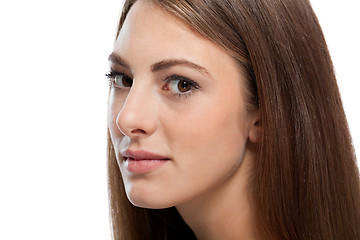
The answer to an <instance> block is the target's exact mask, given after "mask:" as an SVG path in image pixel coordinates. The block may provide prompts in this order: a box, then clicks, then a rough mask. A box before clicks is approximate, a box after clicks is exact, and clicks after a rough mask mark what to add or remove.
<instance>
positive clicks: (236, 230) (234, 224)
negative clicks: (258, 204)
mask: <svg viewBox="0 0 360 240" xmlns="http://www.w3.org/2000/svg"><path fill="white" fill-rule="evenodd" d="M249 155H252V153H247V154H245V157H244V159H243V161H242V163H241V165H240V167H239V170H238V171H237V172H236V173H235V174H234V175H233V176H231V177H230V179H228V181H226V183H225V184H222V185H219V186H218V188H217V189H214V190H212V191H211V192H209V193H206V194H204V195H202V196H201V197H199V198H198V199H194V200H192V201H191V202H187V203H185V204H183V205H180V206H177V209H178V211H179V213H180V215H181V216H182V217H183V219H184V221H185V222H186V223H187V224H188V225H189V226H190V228H191V229H192V230H193V231H194V233H195V235H196V237H197V239H199V240H212V239H224V240H226V239H240V240H241V239H246V240H252V239H254V240H255V239H259V237H258V236H257V235H258V234H257V233H256V230H257V229H255V228H254V226H255V225H256V224H255V220H254V211H253V209H254V207H253V206H252V205H251V202H252V201H251V193H250V192H249V187H248V186H249V184H248V183H249V180H250V175H251V169H252V163H253V160H254V159H253V156H249Z"/></svg>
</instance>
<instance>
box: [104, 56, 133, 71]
mask: <svg viewBox="0 0 360 240" xmlns="http://www.w3.org/2000/svg"><path fill="white" fill-rule="evenodd" d="M108 60H109V61H110V62H112V63H115V64H118V65H120V66H122V67H124V68H127V69H130V67H129V64H127V62H126V61H125V60H123V59H122V58H121V57H120V56H119V55H117V54H116V53H112V54H110V56H109V58H108Z"/></svg>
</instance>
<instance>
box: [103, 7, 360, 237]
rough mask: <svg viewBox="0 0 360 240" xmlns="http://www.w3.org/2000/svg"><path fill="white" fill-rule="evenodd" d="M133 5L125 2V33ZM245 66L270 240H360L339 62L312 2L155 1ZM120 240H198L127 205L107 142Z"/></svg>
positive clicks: (259, 207) (167, 219)
mask: <svg viewBox="0 0 360 240" xmlns="http://www.w3.org/2000/svg"><path fill="white" fill-rule="evenodd" d="M135 1H136V0H128V1H126V2H125V5H124V8H123V12H122V15H121V18H120V22H119V27H118V32H119V31H120V29H121V27H122V24H123V22H124V21H125V18H126V15H127V13H128V12H129V10H130V8H131V6H132V5H133V4H134V2H135ZM149 1H151V2H152V3H154V4H156V5H158V6H160V7H161V8H163V9H164V10H165V11H167V12H169V13H170V14H172V15H175V16H176V17H178V18H179V19H181V20H182V21H183V22H184V23H185V24H188V25H189V26H190V27H191V28H193V29H194V30H195V31H197V32H199V33H200V34H201V35H202V36H203V37H205V38H207V39H209V40H210V41H213V42H214V43H216V44H217V45H219V46H220V47H222V48H223V49H224V50H226V51H227V52H228V54H229V55H231V56H232V57H233V58H234V59H236V60H237V61H238V62H239V67H240V68H241V69H242V70H243V71H244V73H245V75H246V79H247V83H248V88H249V94H248V95H249V96H248V105H249V107H251V108H259V111H260V113H261V124H262V129H263V137H262V141H261V143H260V144H259V145H258V154H257V159H256V162H255V168H254V174H253V176H252V197H253V201H254V209H255V211H256V215H257V220H258V222H257V223H258V227H259V229H261V231H262V232H264V234H265V236H266V238H265V239H327V240H328V239H348V240H355V239H360V183H359V173H358V169H357V166H356V158H355V154H354V150H353V147H352V143H351V137H350V134H349V130H348V126H347V121H346V118H345V114H344V110H343V107H342V102H341V98H340V94H339V90H338V87H337V83H336V78H335V74H334V70H333V65H332V61H331V59H330V55H329V52H328V49H327V46H326V43H325V39H324V36H323V33H322V31H321V28H320V25H319V23H318V20H317V18H316V16H315V14H314V12H313V10H312V8H311V5H310V3H309V1H308V0H272V1H269V0H237V1H236V0H166V1H165V0H149ZM108 171H109V195H110V203H111V219H112V227H113V235H114V238H115V239H176V238H177V237H178V239H191V238H195V237H194V235H193V234H192V232H191V230H190V229H189V228H188V226H187V225H186V224H185V223H184V222H183V221H182V219H181V217H180V216H179V214H178V213H177V211H176V209H175V208H170V209H162V210H150V209H140V208H137V207H134V206H132V205H131V204H130V203H129V201H128V200H127V198H126V195H125V192H124V186H123V183H122V179H121V173H120V171H119V168H118V166H117V162H116V158H115V154H114V149H113V146H112V144H111V141H110V140H109V141H108Z"/></svg>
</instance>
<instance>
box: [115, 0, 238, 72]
mask: <svg viewBox="0 0 360 240" xmlns="http://www.w3.org/2000/svg"><path fill="white" fill-rule="evenodd" d="M113 52H114V53H116V54H118V55H120V56H121V57H122V58H123V59H124V60H126V62H128V63H129V66H130V67H131V68H132V71H137V70H139V68H140V67H147V66H151V65H152V64H154V63H156V62H161V61H163V60H164V59H165V60H166V59H185V60H187V61H190V62H193V63H196V64H197V65H200V66H203V67H204V68H206V69H208V70H210V71H214V73H212V75H213V76H214V77H216V71H223V70H225V69H227V68H232V67H236V68H238V64H237V63H236V61H235V60H234V59H233V58H232V57H231V56H229V55H228V54H227V53H226V52H225V51H224V50H223V49H222V48H220V47H219V46H217V45H216V44H215V43H213V42H212V41H210V40H208V39H206V38H204V37H203V36H201V35H200V34H199V33H197V32H195V31H194V30H193V29H192V28H191V27H189V26H188V25H186V24H185V23H184V22H182V21H181V20H179V19H178V18H177V17H175V16H174V15H172V14H170V13H168V12H166V11H165V10H163V9H162V8H160V7H159V6H157V5H155V4H152V3H149V1H143V0H139V1H137V2H136V3H135V4H134V5H133V6H132V8H131V9H130V11H129V13H128V15H127V17H126V19H125V21H124V24H123V26H122V28H121V30H120V32H119V36H118V38H117V41H116V43H115V46H114V50H113Z"/></svg>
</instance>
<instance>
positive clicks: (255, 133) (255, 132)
mask: <svg viewBox="0 0 360 240" xmlns="http://www.w3.org/2000/svg"><path fill="white" fill-rule="evenodd" d="M253 114H254V115H253V118H252V120H251V126H250V129H249V141H250V142H252V143H260V142H261V138H262V124H261V117H260V111H259V110H256V112H254V113H253Z"/></svg>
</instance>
